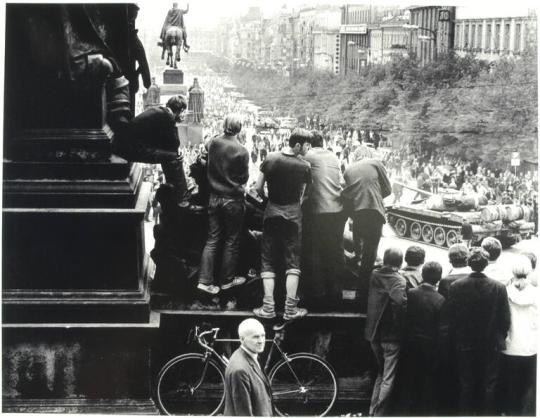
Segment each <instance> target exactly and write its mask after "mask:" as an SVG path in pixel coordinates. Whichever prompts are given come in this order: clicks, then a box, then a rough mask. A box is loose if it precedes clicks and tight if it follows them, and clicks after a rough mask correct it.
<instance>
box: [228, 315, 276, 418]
mask: <svg viewBox="0 0 540 418" xmlns="http://www.w3.org/2000/svg"><path fill="white" fill-rule="evenodd" d="M238 336H239V337H240V344H241V345H240V347H239V348H238V349H237V350H236V351H235V352H234V353H233V355H232V356H231V359H230V361H229V364H228V366H227V369H226V370H225V410H224V411H223V415H226V416H261V417H263V416H266V417H268V416H273V407H272V390H271V388H270V382H269V381H268V378H267V377H266V375H265V373H264V371H263V370H262V369H261V366H260V364H259V361H258V359H257V356H258V355H259V354H260V353H262V352H263V351H264V344H265V337H266V334H265V332H264V327H263V325H262V324H261V323H260V322H259V321H257V320H256V319H254V318H248V319H246V320H244V321H242V322H241V323H240V325H239V326H238Z"/></svg>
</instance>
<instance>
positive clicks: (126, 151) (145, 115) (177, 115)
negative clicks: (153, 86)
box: [112, 95, 200, 209]
mask: <svg viewBox="0 0 540 418" xmlns="http://www.w3.org/2000/svg"><path fill="white" fill-rule="evenodd" d="M186 108H187V102H186V99H185V98H184V96H181V95H178V96H173V97H171V98H170V99H169V100H168V101H167V104H166V106H165V107H163V106H157V107H151V108H149V109H147V110H145V111H144V112H142V113H141V114H139V115H138V116H137V117H135V118H134V119H132V120H131V121H130V122H129V123H126V124H125V125H124V126H120V127H119V128H118V129H117V130H116V132H115V138H114V142H113V146H112V147H113V153H115V154H117V155H119V156H120V157H123V158H125V159H126V160H128V161H137V162H142V163H149V164H156V163H159V164H161V167H162V169H163V174H164V175H165V181H166V182H167V183H169V184H171V185H173V186H174V188H175V195H176V200H177V203H178V206H180V207H184V208H187V207H189V201H188V198H189V193H188V190H187V183H186V176H185V173H184V165H183V163H184V157H183V156H182V154H181V153H179V152H178V148H179V147H180V139H179V138H178V129H177V128H176V122H180V121H181V120H182V115H183V113H184V111H185V110H186ZM192 208H193V209H200V208H199V207H195V206H194V205H192Z"/></svg>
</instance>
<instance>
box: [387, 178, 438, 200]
mask: <svg viewBox="0 0 540 418" xmlns="http://www.w3.org/2000/svg"><path fill="white" fill-rule="evenodd" d="M393 183H394V184H399V185H400V186H402V187H405V188H406V189H409V190H412V191H415V192H417V193H421V194H424V195H426V196H435V193H431V192H428V191H426V190H422V189H418V188H416V187H413V186H409V185H407V184H405V183H402V182H400V181H395V180H394V181H393Z"/></svg>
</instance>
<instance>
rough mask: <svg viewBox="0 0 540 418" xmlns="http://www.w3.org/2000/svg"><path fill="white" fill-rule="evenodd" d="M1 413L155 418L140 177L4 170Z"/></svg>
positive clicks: (129, 167)
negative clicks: (152, 416)
mask: <svg viewBox="0 0 540 418" xmlns="http://www.w3.org/2000/svg"><path fill="white" fill-rule="evenodd" d="M3 193H4V194H3V198H4V207H3V231H2V244H3V260H2V261H3V263H2V278H3V282H2V298H3V307H2V308H3V309H2V314H3V324H2V337H3V376H2V377H3V393H2V394H3V407H2V411H3V412H64V413H72V412H79V413H81V412H92V413H119V412H122V413H144V414H153V413H156V412H157V409H156V407H155V405H154V402H153V401H152V399H151V396H152V387H151V382H152V375H153V372H152V369H151V364H150V360H151V357H150V350H151V347H152V344H153V340H154V338H155V336H156V333H157V330H158V328H159V322H160V316H159V314H155V313H151V312H150V295H149V283H148V282H149V276H148V272H149V270H150V269H149V266H150V261H149V259H148V258H147V257H146V256H145V251H144V214H145V209H146V204H147V201H148V198H149V195H150V184H149V183H144V182H142V167H141V166H140V165H139V164H130V163H127V162H126V161H124V160H122V159H119V158H117V157H114V156H113V157H111V158H110V159H109V160H108V161H102V162H85V163H71V162H37V161H4V191H3Z"/></svg>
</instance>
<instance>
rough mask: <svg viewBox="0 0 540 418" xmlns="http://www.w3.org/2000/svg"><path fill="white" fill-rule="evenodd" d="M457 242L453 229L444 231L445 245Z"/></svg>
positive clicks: (448, 245)
mask: <svg viewBox="0 0 540 418" xmlns="http://www.w3.org/2000/svg"><path fill="white" fill-rule="evenodd" d="M457 242H458V234H457V232H456V231H455V230H454V229H449V230H448V231H446V246H447V247H451V246H452V245H454V244H456V243H457Z"/></svg>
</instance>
